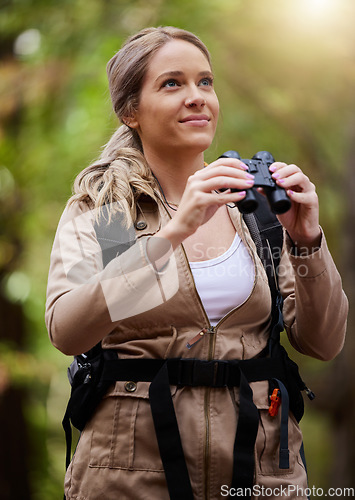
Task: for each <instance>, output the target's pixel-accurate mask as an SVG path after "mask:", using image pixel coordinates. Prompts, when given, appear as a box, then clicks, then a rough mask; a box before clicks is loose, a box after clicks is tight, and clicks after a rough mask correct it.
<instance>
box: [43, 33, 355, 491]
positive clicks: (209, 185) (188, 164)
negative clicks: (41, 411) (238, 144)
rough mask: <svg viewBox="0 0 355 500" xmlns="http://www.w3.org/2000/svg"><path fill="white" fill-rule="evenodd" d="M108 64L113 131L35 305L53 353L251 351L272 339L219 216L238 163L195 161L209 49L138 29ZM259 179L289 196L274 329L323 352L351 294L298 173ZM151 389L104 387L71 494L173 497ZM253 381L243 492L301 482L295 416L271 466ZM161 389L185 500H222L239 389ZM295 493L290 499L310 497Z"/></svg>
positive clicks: (236, 232)
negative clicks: (187, 492) (116, 221)
mask: <svg viewBox="0 0 355 500" xmlns="http://www.w3.org/2000/svg"><path fill="white" fill-rule="evenodd" d="M107 69H108V78H109V84H110V92H111V98H112V102H113V107H114V110H115V112H116V114H117V116H118V118H119V119H120V120H121V122H122V123H123V125H122V126H121V127H120V128H119V129H118V130H117V131H116V132H115V134H114V135H113V137H112V138H111V140H110V141H109V143H108V144H107V146H106V148H105V149H104V151H103V153H102V155H101V158H100V160H99V161H98V162H96V163H94V164H93V165H91V166H90V167H88V168H86V169H85V170H84V171H83V172H81V173H80V174H79V176H78V178H77V179H76V182H75V194H74V195H73V197H72V198H71V200H70V201H69V204H68V206H67V207H66V209H65V211H64V214H63V216H62V219H61V221H60V224H59V227H58V231H57V235H56V239H55V242H54V246H53V251H52V257H51V267H50V272H49V282H48V298H47V311H46V323H47V327H48V331H49V334H50V338H51V340H52V342H53V344H54V345H55V346H56V347H57V348H58V349H60V350H61V351H62V352H63V353H65V354H68V355H73V354H74V355H75V354H79V353H82V352H85V351H87V350H89V349H91V348H92V347H93V346H95V345H96V344H97V343H98V342H101V344H102V347H103V348H104V349H110V350H115V351H116V352H117V354H118V356H119V358H121V359H122V358H127V359H133V358H138V359H140V358H156V359H167V358H196V359H200V360H212V359H213V360H228V361H229V360H241V359H249V358H254V357H257V356H258V355H259V354H260V353H261V351H263V349H264V348H265V346H266V344H267V339H268V336H269V328H270V314H271V299H270V289H269V286H268V282H267V278H266V274H265V271H264V268H263V266H262V264H261V261H260V259H259V258H258V257H257V256H256V253H255V245H254V243H253V241H252V239H251V237H250V234H249V232H248V230H247V228H246V226H245V225H244V223H243V221H242V218H241V216H240V213H239V212H238V210H237V209H236V208H234V209H233V208H230V207H229V205H230V204H231V203H232V204H234V203H236V202H238V201H240V200H241V199H243V198H244V196H245V190H246V189H247V188H250V187H252V186H253V183H254V179H253V176H252V175H250V174H249V173H248V172H247V168H246V166H245V165H244V164H243V163H242V162H241V161H239V160H236V159H225V158H224V159H218V160H217V161H215V162H213V163H211V164H210V165H207V166H206V165H205V164H204V158H203V154H204V151H205V150H206V149H207V148H208V147H209V146H210V144H211V142H212V140H213V137H214V133H215V130H216V125H217V119H218V111H219V106H218V99H217V97H216V94H215V91H214V87H213V73H212V69H211V63H210V57H209V53H208V51H207V49H206V47H205V46H204V45H203V44H202V42H201V41H200V40H199V39H198V38H197V37H196V36H194V35H193V34H191V33H188V32H186V31H183V30H180V29H176V28H171V27H166V28H150V29H146V30H143V31H142V32H140V33H138V34H137V35H135V36H133V37H132V38H131V39H129V40H128V41H127V42H126V43H125V45H124V46H123V47H122V49H121V50H120V51H119V52H118V53H117V54H116V55H115V56H114V57H113V58H112V59H111V61H110V62H109V63H108V67H107ZM270 170H271V171H272V173H273V174H272V176H273V178H274V179H275V180H276V182H277V184H278V185H279V186H282V187H284V188H285V189H286V190H287V193H288V195H289V197H290V199H291V201H292V207H291V209H290V210H289V211H288V212H287V213H285V214H283V215H280V216H279V220H280V222H281V224H282V225H283V227H284V230H285V234H286V235H287V236H286V237H285V246H284V249H283V254H282V258H281V264H280V289H281V292H282V295H283V299H284V305H283V317H284V324H285V328H286V331H287V334H288V336H289V339H290V341H291V343H292V345H293V346H294V347H295V348H296V349H297V350H298V351H300V352H302V353H304V354H307V355H310V356H313V357H315V358H318V359H324V360H327V359H331V358H333V357H334V356H336V355H337V354H338V353H339V351H340V350H341V348H342V345H343V342H344V335H345V327H346V316H347V300H346V297H345V295H344V293H343V291H342V286H341V279H340V277H339V274H338V272H337V270H336V268H335V265H334V263H333V261H332V258H331V256H330V254H329V251H328V249H327V246H326V241H325V237H324V235H323V234H322V231H321V229H320V227H319V223H318V198H317V195H316V191H315V187H314V185H313V184H312V183H311V182H310V180H309V179H308V178H307V177H306V176H305V175H304V174H303V172H302V171H301V169H300V168H299V167H297V166H296V165H288V164H285V163H280V162H276V163H274V164H273V165H272V166H271V167H270ZM225 188H226V189H225ZM220 190H222V191H220ZM235 190H238V191H235ZM103 205H105V207H106V208H108V218H109V220H111V219H112V218H114V217H115V216H116V215H117V212H119V213H120V214H123V219H124V224H123V222H122V224H121V226H120V227H121V228H122V233H121V231H116V234H110V235H109V236H108V237H106V238H105V240H106V242H108V245H110V240H111V239H112V240H115V242H117V240H120V235H121V234H123V233H125V230H124V229H123V228H124V227H125V228H126V230H127V231H126V233H125V236H122V238H121V242H122V241H123V240H124V241H123V243H126V244H128V245H127V246H128V247H130V248H129V249H126V251H125V252H121V255H118V256H117V257H115V258H113V259H112V260H111V262H110V263H109V264H108V265H107V266H106V267H105V268H104V266H103V259H102V254H101V247H100V245H99V243H98V236H97V234H98V233H97V221H98V219H99V218H100V215H102V211H103V208H102V207H103ZM121 217H122V215H121ZM106 218H107V217H106ZM108 227H109V226H108ZM95 229H96V230H95ZM132 232H133V237H132ZM118 233H119V234H118ZM125 248H127V247H125ZM231 269H233V273H234V275H233V279H228V277H230V273H229V270H231ZM193 277H194V278H195V279H194V278H193ZM187 344H189V346H190V347H191V349H190V350H189V349H187V347H186V345H187ZM127 382H128V383H127ZM149 386H150V384H149V382H144V381H143V382H138V383H132V382H131V383H129V379H128V380H126V381H124V380H120V381H117V382H116V383H115V384H114V385H112V387H111V388H110V390H109V391H108V393H107V394H106V396H105V398H104V399H103V401H102V402H101V403H100V405H99V407H98V408H97V410H96V412H95V414H94V416H93V417H92V418H91V420H90V421H89V422H88V424H87V425H86V427H85V429H84V431H83V433H82V435H81V438H80V441H79V445H78V447H77V450H76V453H75V455H74V458H73V460H72V463H71V464H70V467H69V469H68V471H67V475H66V495H67V499H97V498H100V497H102V498H105V500H106V499H111V498H112V499H113V498H115V499H116V498H120V499H135V500H136V499H159V500H163V499H167V498H169V492H168V489H167V482H166V479H165V474H164V468H163V465H162V461H161V457H160V453H159V449H158V444H157V438H156V436H155V431H154V425H153V419H152V414H151V409H150V405H149V399H148V398H149V392H148V391H149ZM251 386H252V389H253V394H254V396H253V400H254V405H255V406H256V408H257V409H258V411H259V414H260V424H259V429H258V432H257V437H256V444H255V471H253V474H254V484H255V485H258V486H259V487H265V488H266V487H268V488H281V487H287V486H289V485H293V486H295V485H296V486H298V487H300V488H304V489H305V488H306V486H307V480H306V472H305V468H304V465H303V462H302V459H301V456H300V447H301V442H302V437H301V433H300V430H299V427H298V425H297V423H296V420H295V418H294V416H293V415H292V413H290V416H289V423H288V431H289V448H290V457H289V466H288V468H287V469H280V468H279V463H278V460H277V459H275V456H277V453H278V451H277V450H278V446H279V432H280V431H279V428H280V421H279V416H278V417H277V418H274V419H273V418H271V417H270V416H269V415H268V408H269V405H270V402H269V394H268V384H267V382H266V381H257V382H253V383H251ZM170 391H171V394H172V397H173V401H174V408H175V413H176V418H177V422H178V426H179V430H180V435H181V443H182V448H183V454H184V459H185V461H186V464H187V470H188V475H189V478H190V481H191V486H192V491H193V498H195V499H216V498H220V497H221V496H226V494H227V493H226V492H227V491H228V487H229V485H231V481H232V475H233V470H232V469H233V442H234V436H235V434H236V427H237V422H238V413H239V388H238V387H218V388H217V387H208V386H197V387H188V386H183V387H181V386H180V385H178V386H176V385H175V386H174V385H172V386H171V389H170ZM177 481H179V479H178V480H177ZM222 488H223V489H222ZM275 491H276V490H275ZM300 491H301V490H299V491H298V493H297V498H306V496H305V494H303V495H302V494H300ZM170 494H171V491H170ZM222 494H223V495H222ZM289 496H290V497H292V495H291V493H290V494H289Z"/></svg>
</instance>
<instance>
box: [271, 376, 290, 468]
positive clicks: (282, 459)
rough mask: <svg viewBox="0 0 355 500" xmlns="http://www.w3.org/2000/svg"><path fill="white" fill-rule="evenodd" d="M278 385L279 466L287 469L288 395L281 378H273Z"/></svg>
mask: <svg viewBox="0 0 355 500" xmlns="http://www.w3.org/2000/svg"><path fill="white" fill-rule="evenodd" d="M274 380H275V382H276V383H277V385H278V386H279V389H280V392H281V424H280V453H279V468H280V469H289V467H290V459H289V456H290V452H289V449H288V413H289V397H288V392H287V389H286V387H285V386H284V384H283V383H282V382H281V380H278V379H274Z"/></svg>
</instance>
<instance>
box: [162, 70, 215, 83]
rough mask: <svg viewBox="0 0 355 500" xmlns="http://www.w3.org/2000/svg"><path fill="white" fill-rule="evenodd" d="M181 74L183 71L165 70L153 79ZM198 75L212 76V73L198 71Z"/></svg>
mask: <svg viewBox="0 0 355 500" xmlns="http://www.w3.org/2000/svg"><path fill="white" fill-rule="evenodd" d="M183 74H184V72H183V71H166V72H165V73H162V74H161V75H159V76H158V78H157V79H156V80H155V81H156V82H157V81H158V80H161V79H164V78H169V77H175V76H176V77H177V76H183ZM198 76H199V77H204V76H210V77H213V73H212V71H200V73H199V74H198Z"/></svg>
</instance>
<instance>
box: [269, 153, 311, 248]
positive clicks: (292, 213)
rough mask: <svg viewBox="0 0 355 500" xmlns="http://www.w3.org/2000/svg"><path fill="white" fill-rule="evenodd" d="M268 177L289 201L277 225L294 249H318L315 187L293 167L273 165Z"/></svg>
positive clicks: (300, 171)
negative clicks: (280, 225) (270, 175)
mask: <svg viewBox="0 0 355 500" xmlns="http://www.w3.org/2000/svg"><path fill="white" fill-rule="evenodd" d="M270 171H271V172H272V177H273V179H274V180H275V181H276V183H277V184H278V185H279V186H281V187H283V188H284V189H285V190H286V192H287V194H288V196H289V197H290V199H291V201H292V206H291V208H290V210H289V211H288V212H286V213H284V214H282V215H278V219H279V220H280V222H281V224H282V225H283V226H284V227H285V229H286V230H287V232H288V234H289V236H290V237H291V239H292V241H293V242H294V244H295V246H296V247H298V248H301V247H302V248H305V249H311V248H315V247H318V246H319V244H320V239H321V230H320V227H319V204H318V196H317V193H316V188H315V185H314V184H313V183H312V182H311V181H310V180H309V178H308V177H307V176H306V175H305V174H304V173H303V172H302V170H301V169H300V168H299V167H298V166H297V165H293V164H292V165H287V164H286V163H280V162H275V163H273V164H272V165H271V166H270Z"/></svg>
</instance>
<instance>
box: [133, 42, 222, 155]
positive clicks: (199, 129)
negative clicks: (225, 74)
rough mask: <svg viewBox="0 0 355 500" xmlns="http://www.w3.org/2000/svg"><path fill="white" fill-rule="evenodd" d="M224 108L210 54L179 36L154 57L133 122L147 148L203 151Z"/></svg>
mask: <svg viewBox="0 0 355 500" xmlns="http://www.w3.org/2000/svg"><path fill="white" fill-rule="evenodd" d="M218 112H219V104H218V99H217V96H216V94H215V91H214V88H213V75H212V72H211V67H210V65H209V62H208V60H207V59H206V57H205V55H204V54H203V53H202V52H201V50H200V49H198V48H197V47H196V46H195V45H193V44H191V43H189V42H186V41H184V40H173V41H170V42H168V43H167V44H165V45H164V46H163V47H161V48H160V49H159V50H158V51H157V52H156V54H154V56H153V57H152V59H151V61H150V63H149V66H148V71H147V74H146V75H145V78H144V81H143V85H142V89H141V95H140V100H139V105H138V110H137V111H136V112H135V114H134V116H133V119H132V118H131V119H130V126H131V127H133V128H135V129H136V130H137V132H138V133H139V136H140V138H141V141H142V144H143V149H144V152H145V153H146V154H147V153H148V151H149V152H150V153H153V154H157V155H159V156H161V155H162V154H168V155H169V154H170V155H172V154H174V153H176V154H178V152H179V151H180V152H183V151H184V152H189V153H190V152H196V154H198V153H201V152H202V151H204V150H205V149H207V148H208V147H209V146H210V144H211V142H212V140H213V137H214V134H215V130H216V126H217V120H218Z"/></svg>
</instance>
